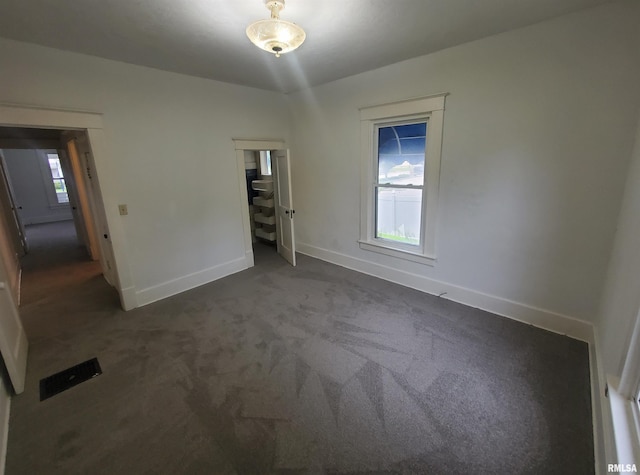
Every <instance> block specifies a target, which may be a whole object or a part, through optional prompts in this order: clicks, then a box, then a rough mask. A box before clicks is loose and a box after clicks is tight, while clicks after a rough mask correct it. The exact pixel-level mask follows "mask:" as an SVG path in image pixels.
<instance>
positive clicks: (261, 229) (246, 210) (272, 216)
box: [234, 140, 296, 267]
mask: <svg viewBox="0 0 640 475" xmlns="http://www.w3.org/2000/svg"><path fill="white" fill-rule="evenodd" d="M234 143H235V146H236V147H235V148H236V162H237V167H238V178H239V187H240V194H241V199H242V203H243V206H242V214H243V225H244V244H245V259H246V261H247V267H252V266H253V265H254V263H255V254H256V252H255V251H258V250H259V252H260V253H263V252H268V249H267V248H268V247H269V246H271V248H272V249H273V251H274V252H277V253H278V254H280V255H281V256H282V257H283V258H284V259H285V260H287V262H289V263H290V264H291V265H293V266H295V265H296V254H295V233H294V218H295V209H294V207H293V201H292V196H291V195H292V193H291V162H290V157H289V150H288V149H286V148H284V142H282V141H268V140H234Z"/></svg>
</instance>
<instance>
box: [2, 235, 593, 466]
mask: <svg viewBox="0 0 640 475" xmlns="http://www.w3.org/2000/svg"><path fill="white" fill-rule="evenodd" d="M76 246H77V244H76ZM34 249H35V248H34ZM33 254H34V255H35V250H34V253H33ZM30 258H31V259H34V260H35V258H36V257H35V256H30ZM298 259H299V260H298V264H299V265H298V267H296V268H292V267H290V266H289V265H288V264H286V263H285V262H284V261H283V260H281V259H280V258H279V257H278V256H277V254H276V253H275V252H274V251H273V250H272V249H271V248H267V249H264V250H263V249H259V250H257V252H256V264H257V265H256V266H255V267H254V268H252V269H249V270H246V271H243V272H240V273H238V274H235V275H233V276H230V277H227V278H225V279H221V280H219V281H217V282H214V283H211V284H208V285H206V286H203V287H200V288H197V289H195V290H192V291H189V292H185V293H183V294H181V295H178V296H175V297H172V298H169V299H166V300H163V301H161V302H157V303H154V304H151V305H148V306H146V307H143V308H139V309H136V310H133V311H130V312H127V313H125V312H123V311H121V310H119V308H118V300H117V296H116V294H115V292H114V291H113V290H112V289H111V288H110V287H109V286H108V285H107V284H106V283H105V282H104V280H103V279H102V278H101V277H100V275H99V268H98V266H97V265H96V264H95V263H90V262H89V263H87V262H86V261H82V260H80V261H79V262H77V264H75V265H77V266H78V268H79V269H80V270H78V271H77V272H75V273H74V272H70V270H69V269H70V267H67V265H65V267H62V268H61V269H63V270H61V272H62V273H65V274H66V275H67V277H64V276H62V275H61V276H60V279H56V278H55V277H54V273H53V272H52V269H51V268H47V269H46V270H45V272H46V273H47V276H46V277H42V276H40V277H38V275H39V273H40V272H42V271H38V270H36V268H37V266H33V267H31V268H30V269H29V270H28V271H25V277H24V278H25V284H24V289H23V292H24V302H25V305H24V307H23V308H22V315H23V319H24V321H25V326H26V328H27V332H28V334H29V337H30V342H31V347H30V354H29V367H28V374H27V386H26V390H25V392H24V394H22V395H20V396H17V397H15V398H14V399H13V402H12V407H11V421H10V433H9V445H8V455H7V467H6V473H7V474H9V475H13V474H26V473H28V474H32V473H38V474H40V473H42V474H71V473H88V474H89V473H90V474H146V473H148V474H165V473H166V474H178V473H185V474H293V473H296V474H297V473H301V474H302V473H313V474H315V473H384V474H392V473H398V474H422V473H425V474H443V473H447V474H475V473H478V474H484V473H487V474H497V473H501V474H516V473H531V474H554V473H558V474H560V473H562V474H570V473H575V474H580V475H583V474H588V473H593V466H594V459H593V438H592V427H591V403H590V389H589V388H590V386H589V367H588V348H587V345H586V344H585V343H582V342H579V341H575V340H572V339H570V338H567V337H563V336H560V335H557V334H554V333H550V332H546V331H543V330H540V329H536V328H533V327H530V326H527V325H523V324H520V323H517V322H514V321H511V320H508V319H505V318H501V317H497V316H494V315H491V314H489V313H486V312H483V311H480V310H477V309H472V308H469V307H465V306H463V305H459V304H455V303H452V302H449V301H447V300H444V299H440V298H437V297H433V296H429V295H426V294H423V293H420V292H417V291H414V290H411V289H407V288H404V287H401V286H398V285H394V284H391V283H388V282H385V281H383V280H379V279H376V278H373V277H370V276H366V275H363V274H359V273H356V272H352V271H349V270H347V269H343V268H340V267H336V266H334V265H331V264H328V263H325V262H322V261H319V260H316V259H312V258H310V257H307V256H303V255H299V256H298ZM71 267H73V266H71ZM70 273H71V274H73V275H74V278H70V277H68V274H70ZM63 277H64V278H63ZM34 284H37V286H46V289H47V291H46V295H45V293H42V292H41V290H39V289H38V288H35V287H33V285H34ZM34 296H36V297H34ZM94 356H97V357H98V359H99V360H100V364H101V366H102V370H103V372H104V373H103V374H102V375H101V376H99V377H97V378H95V379H93V380H90V381H88V382H85V383H82V384H80V385H78V386H76V387H74V388H72V389H70V390H68V391H66V392H64V393H61V394H59V395H57V396H54V397H53V398H51V399H48V400H46V401H43V402H40V401H39V399H38V381H39V380H40V379H41V378H43V377H46V376H48V375H50V374H53V373H55V372H57V371H60V370H63V369H65V368H67V367H69V366H72V365H74V364H76V363H80V362H82V361H85V360H87V359H90V358H92V357H94Z"/></svg>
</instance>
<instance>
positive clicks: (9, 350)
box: [0, 218, 28, 394]
mask: <svg viewBox="0 0 640 475" xmlns="http://www.w3.org/2000/svg"><path fill="white" fill-rule="evenodd" d="M0 221H1V222H0V239H2V241H3V243H2V248H1V251H2V252H0V354H1V355H2V359H3V360H4V365H5V367H6V368H7V373H9V378H10V379H11V384H12V385H13V389H14V391H15V392H16V394H19V393H21V392H22V391H24V382H25V375H26V372H27V349H28V343H27V336H26V334H25V332H24V328H23V327H22V322H21V320H20V315H19V314H18V308H17V305H16V300H15V298H14V295H13V291H12V289H11V277H10V275H9V274H10V273H9V269H8V263H7V259H8V258H10V257H11V254H13V253H14V252H15V251H14V250H13V249H12V248H11V247H12V246H7V244H9V241H8V240H7V231H8V229H7V228H8V223H7V222H6V221H5V220H4V219H1V218H0Z"/></svg>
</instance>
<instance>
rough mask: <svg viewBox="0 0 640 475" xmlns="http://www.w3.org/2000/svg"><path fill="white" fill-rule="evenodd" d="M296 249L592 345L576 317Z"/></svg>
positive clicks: (311, 249) (590, 328)
mask: <svg viewBox="0 0 640 475" xmlns="http://www.w3.org/2000/svg"><path fill="white" fill-rule="evenodd" d="M296 246H297V249H296V250H297V251H298V252H300V253H302V254H306V255H308V256H311V257H316V258H318V259H321V260H323V261H327V262H331V263H332V264H337V265H339V266H342V267H346V268H348V269H352V270H355V271H358V272H362V273H364V274H368V275H372V276H374V277H379V278H381V279H384V280H388V281H390V282H394V283H396V284H400V285H404V286H405V287H410V288H412V289H416V290H420V291H422V292H426V293H428V294H432V295H441V296H442V297H443V298H446V299H448V300H453V301H454V302H458V303H462V304H465V305H469V306H470V307H476V308H479V309H482V310H486V311H488V312H491V313H495V314H496V315H501V316H503V317H508V318H511V319H513V320H517V321H519V322H523V323H528V324H529V325H533V326H536V327H539V328H543V329H545V330H550V331H552V332H555V333H560V334H563V335H567V336H570V337H572V338H575V339H577V340H582V341H585V342H587V343H591V342H593V326H592V325H591V323H589V322H585V321H583V320H579V319H577V318H574V317H570V316H567V315H562V314H559V313H555V312H552V311H551V310H546V309H542V308H537V307H533V306H531V305H527V304H523V303H519V302H514V301H512V300H508V299H504V298H501V297H496V296H494V295H488V294H485V293H482V292H477V291H475V290H471V289H467V288H464V287H460V286H457V285H453V284H448V283H446V282H440V281H437V280H434V279H429V278H427V277H424V276H421V275H417V274H412V273H410V272H405V271H402V270H398V269H393V268H391V267H387V266H383V265H381V264H377V263H374V262H369V261H365V260H363V259H358V258H355V257H351V256H347V255H345V254H341V253H338V252H334V251H330V250H327V249H322V248H319V247H315V246H311V245H309V244H304V243H297V245H296Z"/></svg>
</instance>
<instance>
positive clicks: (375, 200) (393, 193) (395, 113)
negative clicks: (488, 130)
mask: <svg viewBox="0 0 640 475" xmlns="http://www.w3.org/2000/svg"><path fill="white" fill-rule="evenodd" d="M444 99H445V95H444V94H440V95H437V96H430V97H425V98H420V99H414V100H410V101H405V102H398V103H393V104H386V105H382V106H374V107H367V108H364V109H361V110H360V123H361V133H362V181H361V189H362V200H361V220H360V222H361V229H360V247H361V248H362V249H365V250H368V251H374V252H379V253H383V254H387V255H391V256H394V257H399V258H402V259H408V260H411V261H415V262H421V263H426V264H432V263H433V262H434V261H435V257H436V256H435V235H436V233H435V225H436V216H437V204H438V187H439V181H440V150H441V147H442V124H443V118H444Z"/></svg>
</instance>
